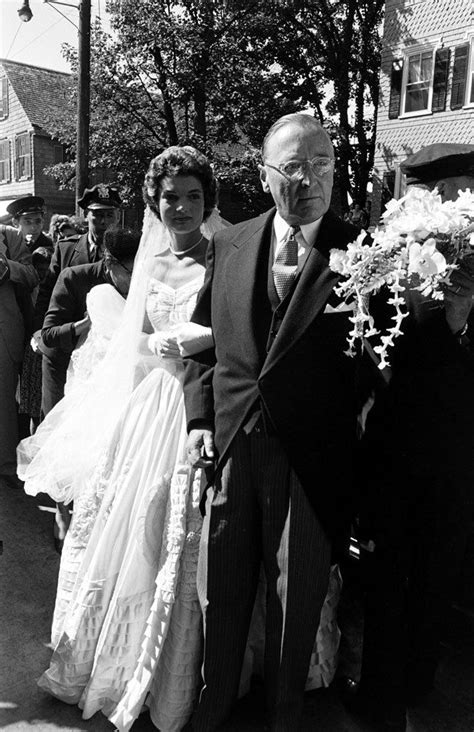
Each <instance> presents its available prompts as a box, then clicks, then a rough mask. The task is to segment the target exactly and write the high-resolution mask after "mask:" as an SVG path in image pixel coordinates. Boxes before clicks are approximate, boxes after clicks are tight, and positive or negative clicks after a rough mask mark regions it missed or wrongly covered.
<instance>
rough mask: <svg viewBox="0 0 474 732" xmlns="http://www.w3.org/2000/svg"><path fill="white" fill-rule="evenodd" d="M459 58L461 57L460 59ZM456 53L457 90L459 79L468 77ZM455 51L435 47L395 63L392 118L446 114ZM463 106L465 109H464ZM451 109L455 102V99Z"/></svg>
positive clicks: (392, 73)
mask: <svg viewBox="0 0 474 732" xmlns="http://www.w3.org/2000/svg"><path fill="white" fill-rule="evenodd" d="M456 54H457V55H456ZM457 56H459V51H458V49H456V52H455V59H454V71H453V88H454V86H455V79H457V77H458V76H460V75H463V78H464V76H465V67H464V71H463V70H462V68H460V64H462V59H463V57H462V56H461V57H460V58H459V59H458V60H457ZM450 60H451V50H450V49H449V48H438V49H437V50H436V52H435V51H434V49H433V48H431V47H426V46H425V47H423V48H417V49H416V51H414V50H409V51H407V53H406V55H405V58H398V59H395V60H394V61H393V62H392V71H391V76H390V101H389V106H388V118H389V119H397V118H398V117H399V116H400V115H403V116H415V115H417V114H427V113H430V112H444V110H445V109H446V99H447V96H448V82H449V69H450ZM461 106H462V105H461ZM451 108H453V106H452V98H451Z"/></svg>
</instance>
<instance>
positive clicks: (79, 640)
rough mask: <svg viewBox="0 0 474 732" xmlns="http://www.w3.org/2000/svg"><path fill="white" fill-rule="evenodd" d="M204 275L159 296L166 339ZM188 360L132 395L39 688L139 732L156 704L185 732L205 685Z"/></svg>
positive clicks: (155, 289)
mask: <svg viewBox="0 0 474 732" xmlns="http://www.w3.org/2000/svg"><path fill="white" fill-rule="evenodd" d="M201 284H202V277H200V278H198V279H195V280H194V281H192V282H190V283H188V284H186V285H183V286H182V287H180V288H179V289H177V290H174V289H172V288H170V287H168V286H167V285H165V284H163V283H161V282H159V281H158V280H154V279H151V280H150V282H149V286H148V294H147V299H146V310H147V314H148V318H149V320H150V322H151V324H152V326H153V328H154V330H156V331H167V330H169V329H170V328H171V327H172V326H174V325H176V324H178V323H181V322H186V321H189V319H190V317H191V314H192V311H193V308H194V304H195V300H196V296H197V293H198V291H199V288H200V286H201ZM182 377H183V366H182V364H181V362H179V361H174V360H166V359H160V358H159V357H156V367H155V368H154V369H153V370H152V371H151V372H150V373H149V374H148V376H146V378H145V379H144V380H143V381H142V382H141V383H140V384H139V386H138V387H137V388H136V389H135V391H134V392H133V393H132V395H131V397H130V399H129V402H128V404H127V406H126V408H125V409H124V411H123V412H122V415H121V418H120V420H119V423H118V424H117V426H116V428H115V431H114V434H113V435H111V439H110V442H109V444H108V447H107V449H106V451H105V452H104V455H103V458H102V460H101V461H100V464H99V465H98V466H97V468H96V470H95V472H94V474H93V476H92V477H91V478H90V479H89V480H88V481H87V483H86V486H85V488H84V490H83V491H82V492H81V495H80V496H79V497H78V498H77V499H76V500H75V502H74V511H73V519H72V523H71V526H70V529H69V532H68V534H67V536H66V540H65V543H64V548H63V555H62V559H61V568H60V576H59V587H58V596H57V602H56V608H55V617H54V622H53V642H54V643H55V645H56V647H55V650H54V653H53V656H52V659H51V664H50V667H49V669H48V670H47V671H46V672H45V673H44V674H43V676H42V677H41V679H40V681H39V684H40V686H41V687H42V688H44V689H46V690H47V691H48V692H50V693H52V694H54V695H55V696H57V697H59V698H60V699H62V700H63V701H66V702H68V703H71V704H79V706H80V707H81V708H82V709H83V711H84V715H83V716H84V718H86V719H88V718H89V717H91V716H92V715H93V714H95V713H96V712H97V711H98V710H102V712H103V713H104V714H105V715H106V716H107V717H108V718H109V719H110V721H111V722H112V723H113V724H114V725H115V726H116V727H117V728H118V729H119V730H128V729H130V727H131V725H132V724H133V722H134V720H135V719H136V718H137V716H138V715H139V713H140V711H141V710H142V707H143V705H144V703H145V700H146V703H147V705H148V706H149V708H150V715H151V718H152V720H153V723H154V724H155V725H156V726H157V727H158V728H159V729H160V730H161V732H174V731H175V730H179V729H181V728H182V727H183V726H184V724H185V723H186V721H187V720H188V718H189V716H190V714H191V711H192V708H193V704H194V702H195V699H196V695H197V692H198V687H199V667H200V661H201V645H202V628H201V611H200V607H199V602H198V598H197V591H196V582H195V577H196V568H197V558H198V551H199V540H200V531H201V516H200V512H199V500H200V492H201V476H200V471H198V472H193V471H192V470H191V468H190V467H189V466H188V464H187V462H186V457H185V440H186V425H185V413H184V401H183V390H182Z"/></svg>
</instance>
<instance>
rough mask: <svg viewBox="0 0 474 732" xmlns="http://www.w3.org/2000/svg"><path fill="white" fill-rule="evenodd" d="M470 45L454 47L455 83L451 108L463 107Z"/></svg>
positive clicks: (452, 88)
mask: <svg viewBox="0 0 474 732" xmlns="http://www.w3.org/2000/svg"><path fill="white" fill-rule="evenodd" d="M468 54H469V46H468V45H467V44H466V45H464V46H458V47H457V48H455V49H454V67H453V83H452V85H451V105H450V106H451V109H461V107H462V106H463V104H464V97H465V94H466V75H467V57H468Z"/></svg>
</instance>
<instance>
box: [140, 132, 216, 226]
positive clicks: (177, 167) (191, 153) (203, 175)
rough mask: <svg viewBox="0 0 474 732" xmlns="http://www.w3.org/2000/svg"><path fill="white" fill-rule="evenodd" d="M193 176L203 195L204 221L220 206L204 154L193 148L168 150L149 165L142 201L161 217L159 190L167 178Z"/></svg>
mask: <svg viewBox="0 0 474 732" xmlns="http://www.w3.org/2000/svg"><path fill="white" fill-rule="evenodd" d="M178 175H193V176H194V177H195V178H197V179H198V180H199V181H200V182H201V185H202V189H203V192H204V221H205V220H206V219H207V218H208V216H209V215H210V214H211V212H212V210H213V208H214V207H215V205H216V203H217V181H216V179H215V177H214V173H213V172H212V168H211V166H210V163H209V161H208V159H207V158H206V156H205V155H203V154H202V153H200V152H199V150H196V148H195V147H191V145H183V146H180V145H173V147H168V148H167V149H166V150H164V151H163V152H162V153H161V154H160V155H157V156H156V158H153V160H152V161H151V163H150V167H149V168H148V171H147V174H146V176H145V184H144V186H143V200H144V201H145V203H146V204H148V206H149V207H150V208H151V210H152V211H153V213H155V214H156V216H158V218H160V204H159V196H160V187H161V181H162V180H163V178H165V177H166V176H169V177H170V178H174V177H175V176H178Z"/></svg>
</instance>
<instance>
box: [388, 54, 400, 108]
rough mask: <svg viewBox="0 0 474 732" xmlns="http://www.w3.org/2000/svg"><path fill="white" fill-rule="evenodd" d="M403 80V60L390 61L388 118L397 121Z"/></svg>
mask: <svg viewBox="0 0 474 732" xmlns="http://www.w3.org/2000/svg"><path fill="white" fill-rule="evenodd" d="M402 80H403V59H402V58H398V59H395V60H394V61H392V73H391V75H390V101H389V103H388V118H389V119H397V117H398V115H399V114H400V102H401V100H402Z"/></svg>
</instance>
